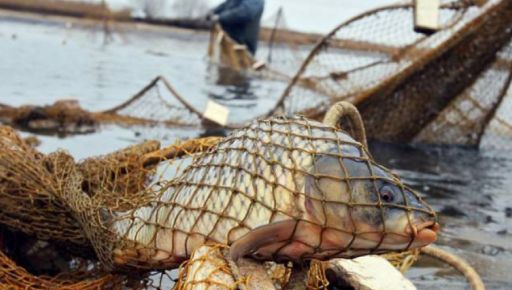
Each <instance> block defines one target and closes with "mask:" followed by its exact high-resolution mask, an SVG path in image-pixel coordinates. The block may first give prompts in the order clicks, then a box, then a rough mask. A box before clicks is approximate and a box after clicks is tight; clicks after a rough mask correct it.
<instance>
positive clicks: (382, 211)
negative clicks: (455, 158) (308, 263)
mask: <svg viewBox="0 0 512 290" xmlns="http://www.w3.org/2000/svg"><path fill="white" fill-rule="evenodd" d="M149 190H152V191H155V192H156V195H155V196H156V197H155V200H154V201H152V202H151V203H149V204H147V205H146V206H143V207H140V208H137V209H134V210H131V211H128V212H121V213H115V214H114V215H113V217H112V218H111V221H110V224H109V227H110V229H111V231H112V232H113V233H114V235H116V236H117V237H118V239H117V241H116V242H115V245H114V249H113V260H114V263H115V264H117V265H132V266H137V267H148V268H153V269H154V268H170V267H174V266H177V265H179V264H180V263H181V262H183V261H184V260H186V259H188V258H189V257H190V255H191V253H192V252H193V251H194V250H195V249H197V248H198V247H200V246H202V245H204V244H224V245H229V246H230V255H231V257H232V258H233V259H235V260H236V259H239V258H241V257H246V256H250V257H252V258H255V259H259V260H273V261H303V260H309V259H319V260H327V259H331V258H337V257H343V258H353V257H357V256H361V255H366V254H376V253H385V252H389V251H401V250H409V249H414V248H420V247H424V246H426V245H429V244H431V243H432V242H434V241H435V240H436V236H437V231H438V230H439V225H438V223H437V217H436V214H435V212H434V211H433V210H432V208H431V207H430V206H429V205H428V204H427V203H426V202H425V201H423V200H422V198H421V197H420V196H419V195H418V194H417V193H416V192H414V191H413V190H411V189H410V188H408V187H407V186H405V185H404V184H403V183H402V181H401V180H400V178H399V177H398V176H396V175H394V174H393V173H392V172H391V171H389V170H388V169H386V168H384V167H382V166H380V165H379V164H377V163H375V162H374V161H373V159H372V158H371V156H370V154H369V153H368V151H367V149H366V148H365V147H364V146H362V145H361V144H360V143H359V142H357V141H355V140H354V139H353V138H352V137H350V136H349V135H348V134H346V133H345V132H343V131H341V130H338V129H336V128H334V127H330V126H327V125H325V124H323V123H320V122H316V121H311V120H308V119H305V118H302V117H293V118H285V117H273V118H270V119H265V120H257V121H254V122H252V123H251V124H250V125H248V126H247V127H245V128H243V129H239V130H235V131H233V132H232V133H231V134H230V135H229V136H228V137H226V138H224V139H223V140H222V141H221V142H220V143H219V144H217V145H216V146H215V147H214V148H212V149H211V150H209V151H207V152H204V153H200V154H197V155H195V156H193V157H190V160H189V165H188V166H186V167H185V168H184V169H183V170H182V171H180V172H178V173H176V175H175V177H174V178H173V179H171V180H162V181H159V182H156V183H154V184H152V185H151V186H150V188H149Z"/></svg>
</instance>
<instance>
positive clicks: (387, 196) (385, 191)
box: [379, 185, 395, 203]
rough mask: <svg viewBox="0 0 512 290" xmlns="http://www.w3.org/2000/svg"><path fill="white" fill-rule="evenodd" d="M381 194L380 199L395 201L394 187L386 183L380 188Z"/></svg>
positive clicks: (388, 201)
mask: <svg viewBox="0 0 512 290" xmlns="http://www.w3.org/2000/svg"><path fill="white" fill-rule="evenodd" d="M379 195H380V199H381V200H382V201H383V202H387V203H390V202H393V201H394V200H395V194H394V192H393V189H392V188H391V186H389V185H384V186H382V187H381V188H380V189H379Z"/></svg>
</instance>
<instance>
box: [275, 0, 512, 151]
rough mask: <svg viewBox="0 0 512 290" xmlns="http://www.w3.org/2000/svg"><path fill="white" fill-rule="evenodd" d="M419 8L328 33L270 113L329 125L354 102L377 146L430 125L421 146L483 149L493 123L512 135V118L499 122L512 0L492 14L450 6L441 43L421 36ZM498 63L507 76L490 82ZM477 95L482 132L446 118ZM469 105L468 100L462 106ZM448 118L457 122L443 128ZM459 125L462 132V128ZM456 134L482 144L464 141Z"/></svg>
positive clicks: (399, 9) (372, 16)
mask: <svg viewBox="0 0 512 290" xmlns="http://www.w3.org/2000/svg"><path fill="white" fill-rule="evenodd" d="M412 10H413V7H412V5H407V4H403V5H393V6H388V7H384V8H379V9H375V10H372V11H369V12H366V13H364V14H361V15H359V16H357V17H354V18H353V19H351V20H349V21H347V22H345V23H343V24H341V25H340V26H338V27H337V28H336V29H334V30H333V31H332V32H331V33H329V34H327V35H326V36H325V38H323V39H322V40H321V41H320V42H319V43H318V45H317V46H316V47H315V48H314V49H313V50H312V51H311V52H310V55H309V56H308V57H307V58H306V60H305V61H304V63H303V65H302V67H301V68H300V69H299V71H298V73H297V74H296V75H295V76H294V78H293V79H292V81H291V82H290V84H289V86H288V88H287V89H286V90H285V91H284V93H283V94H282V96H281V98H280V99H279V102H278V104H277V106H276V107H275V108H274V109H273V110H272V111H271V112H270V113H269V115H272V114H275V113H285V114H294V113H297V112H301V113H302V114H304V115H306V116H309V117H311V118H320V117H321V116H322V115H323V114H324V113H325V111H326V109H327V108H328V107H329V106H330V104H332V102H333V101H337V100H347V101H350V102H352V103H354V104H357V105H358V108H359V109H360V110H361V114H362V116H363V119H364V120H365V124H366V126H367V129H368V136H369V137H370V138H373V139H379V140H386V141H395V142H403V141H406V142H408V141H411V140H413V139H414V137H415V136H416V135H419V134H420V131H421V130H422V129H424V128H425V127H427V126H429V125H430V129H425V131H426V133H423V134H422V135H421V136H420V137H417V140H419V141H422V142H429V143H448V144H465V145H478V144H479V143H480V142H481V141H482V138H481V136H482V134H483V132H484V131H485V128H486V127H488V125H490V124H499V125H498V127H500V132H502V133H501V135H500V136H502V134H505V132H509V130H508V128H510V126H509V125H510V123H509V122H508V121H507V119H506V118H503V117H498V118H497V119H496V120H495V121H493V118H492V116H493V114H494V113H493V112H495V111H501V112H505V110H506V107H505V108H503V109H501V110H499V109H498V107H500V105H501V104H502V102H501V100H502V99H503V95H504V92H506V90H503V89H502V88H503V87H507V86H508V84H507V78H506V75H507V74H508V73H507V71H510V69H509V67H507V65H506V61H504V60H505V59H507V57H505V56H504V55H506V54H507V51H508V49H507V48H506V45H507V43H508V42H509V41H510V29H509V19H510V16H511V15H512V14H511V12H510V11H511V8H510V2H508V1H491V2H488V3H487V4H486V5H483V6H475V5H474V4H473V3H471V1H458V2H450V3H445V4H443V5H442V9H441V16H440V22H441V27H442V28H441V29H440V30H439V31H438V32H437V33H434V34H431V35H424V34H420V33H416V32H414V30H413V24H412ZM496 58H498V59H499V60H496ZM495 62H496V63H497V64H496V66H497V67H499V69H498V70H499V71H500V72H499V73H498V75H499V76H498V77H497V79H496V78H493V77H491V76H490V74H491V73H492V71H496V70H492V69H491V72H490V73H487V74H485V73H483V70H485V69H486V68H489V67H490V66H492V65H493V63H495ZM477 87H478V88H480V89H476V88H477ZM484 88H485V89H484ZM493 88H496V89H493ZM464 91H466V93H463V92H464ZM470 91H471V95H472V99H475V100H476V101H477V104H476V105H475V106H477V107H478V106H480V105H481V106H482V108H483V112H482V113H481V114H480V113H479V114H480V115H481V116H479V117H474V116H471V115H474V113H473V112H469V111H471V108H470V106H471V105H465V107H461V106H459V109H460V110H461V113H462V114H461V115H464V116H469V118H470V119H471V121H470V122H472V123H473V124H472V125H470V124H466V123H468V122H466V120H464V121H463V122H458V121H457V120H456V119H455V120H454V117H453V114H451V115H450V113H449V111H452V110H451V109H446V110H445V111H443V110H444V109H445V108H446V107H447V106H448V104H452V105H451V106H452V107H453V106H456V105H455V104H456V103H457V102H456V101H451V100H455V99H456V98H457V96H459V95H463V94H465V95H466V96H467V95H468V94H469V92H470ZM477 95H478V96H477ZM484 99H488V100H489V102H487V103H485V101H483V100H484ZM462 100H463V97H459V102H461V101H462ZM466 100H467V98H466ZM468 102H471V100H469V101H466V102H465V103H468ZM466 110H469V111H466ZM489 112H490V115H489V114H488V113H489ZM503 115H506V114H503ZM455 118H457V117H455ZM459 118H464V117H461V116H459ZM442 120H450V121H449V122H446V121H444V124H443V121H442ZM489 121H490V123H489ZM454 123H457V124H458V125H460V126H452V125H453V124H454ZM463 123H464V124H463ZM447 124H449V125H447ZM453 127H455V128H453ZM494 127H495V125H493V128H494ZM452 131H457V133H456V134H459V135H463V134H464V135H465V136H467V135H474V136H476V138H473V137H459V136H456V135H454V133H453V132H452ZM459 131H460V132H459ZM463 132H465V133H463ZM425 135H428V137H427V136H425ZM438 136H439V137H438ZM491 142H492V141H491ZM504 143H505V142H502V143H501V144H504ZM505 148H506V147H505Z"/></svg>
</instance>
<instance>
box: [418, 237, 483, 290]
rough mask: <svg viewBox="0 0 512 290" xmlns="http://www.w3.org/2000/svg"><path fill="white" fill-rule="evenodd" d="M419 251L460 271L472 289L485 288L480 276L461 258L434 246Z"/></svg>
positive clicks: (481, 289)
mask: <svg viewBox="0 0 512 290" xmlns="http://www.w3.org/2000/svg"><path fill="white" fill-rule="evenodd" d="M421 252H422V253H423V254H425V255H427V256H430V257H432V258H436V259H438V260H440V261H442V262H444V263H446V264H448V265H450V266H452V267H453V268H455V269H456V270H457V271H459V272H460V273H462V274H463V275H464V277H466V279H467V280H468V282H469V284H470V285H471V288H472V289H473V290H485V285H484V282H483V281H482V278H480V275H479V274H478V273H477V272H476V271H475V269H474V268H473V267H471V266H470V265H469V264H468V263H467V262H466V261H464V260H463V259H462V258H460V257H457V256H456V255H454V254H451V253H448V252H446V251H445V250H442V249H440V248H437V247H434V246H428V247H425V248H423V249H421Z"/></svg>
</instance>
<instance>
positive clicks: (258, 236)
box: [229, 220, 298, 261]
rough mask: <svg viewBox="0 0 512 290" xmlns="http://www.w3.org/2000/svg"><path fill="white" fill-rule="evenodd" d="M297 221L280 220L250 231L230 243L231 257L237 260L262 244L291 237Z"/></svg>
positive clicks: (265, 244)
mask: <svg viewBox="0 0 512 290" xmlns="http://www.w3.org/2000/svg"><path fill="white" fill-rule="evenodd" d="M297 223H298V221H296V220H287V221H281V222H276V223H272V224H268V225H264V226H260V227H258V228H256V229H254V230H252V231H250V232H249V233H247V234H245V235H244V236H243V237H241V238H240V239H238V240H236V241H235V242H234V243H233V244H232V245H231V247H230V250H229V255H230V257H231V259H232V260H233V261H238V260H239V259H240V258H243V257H244V256H246V255H248V254H250V253H253V252H255V251H257V250H258V249H260V248H262V247H263V246H267V245H270V244H273V243H278V242H283V241H286V240H290V239H292V237H293V235H294V232H295V228H296V225H297Z"/></svg>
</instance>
